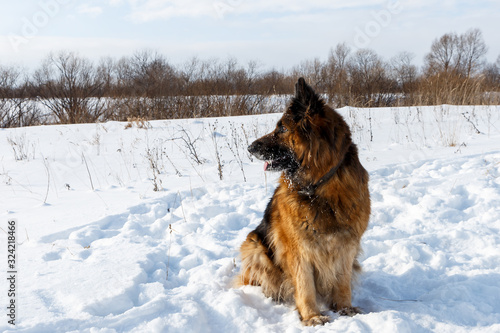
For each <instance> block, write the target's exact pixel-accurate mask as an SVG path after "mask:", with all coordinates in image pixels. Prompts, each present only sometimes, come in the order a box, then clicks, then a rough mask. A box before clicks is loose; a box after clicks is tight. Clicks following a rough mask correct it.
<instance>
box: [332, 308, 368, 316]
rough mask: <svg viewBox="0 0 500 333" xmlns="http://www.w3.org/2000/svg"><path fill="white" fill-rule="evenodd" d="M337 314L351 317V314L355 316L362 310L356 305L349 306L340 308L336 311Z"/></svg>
mask: <svg viewBox="0 0 500 333" xmlns="http://www.w3.org/2000/svg"><path fill="white" fill-rule="evenodd" d="M337 313H338V314H339V315H341V316H349V317H352V316H355V315H357V314H361V313H363V311H361V309H360V308H358V307H355V306H350V307H348V308H342V309H340V310H339V311H338V312H337Z"/></svg>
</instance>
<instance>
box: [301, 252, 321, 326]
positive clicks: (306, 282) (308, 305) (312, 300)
mask: <svg viewBox="0 0 500 333" xmlns="http://www.w3.org/2000/svg"><path fill="white" fill-rule="evenodd" d="M294 259H295V260H297V259H296V258H294ZM294 271H295V273H296V274H295V277H294V285H295V305H297V309H298V310H299V314H300V317H301V319H302V323H303V324H304V325H306V326H315V325H323V324H324V323H327V322H328V321H329V320H330V318H329V317H328V316H322V315H321V313H320V312H319V308H318V305H317V303H316V287H315V285H314V275H313V268H312V266H311V265H310V264H309V263H304V262H298V263H297V265H296V267H295V269H294Z"/></svg>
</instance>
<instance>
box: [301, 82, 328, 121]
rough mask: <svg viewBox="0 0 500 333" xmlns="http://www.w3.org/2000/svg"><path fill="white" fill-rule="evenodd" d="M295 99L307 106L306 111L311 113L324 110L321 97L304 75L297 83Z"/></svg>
mask: <svg viewBox="0 0 500 333" xmlns="http://www.w3.org/2000/svg"><path fill="white" fill-rule="evenodd" d="M295 99H296V100H297V101H298V102H299V103H300V104H301V106H303V107H304V108H305V110H303V111H304V112H305V113H309V114H310V115H312V114H314V113H316V112H319V111H321V110H322V107H323V105H322V102H321V98H320V97H319V96H318V95H317V94H316V93H315V92H314V90H313V89H312V88H311V86H310V85H308V84H307V83H306V80H304V78H303V77H301V78H299V80H298V81H297V83H296V84H295Z"/></svg>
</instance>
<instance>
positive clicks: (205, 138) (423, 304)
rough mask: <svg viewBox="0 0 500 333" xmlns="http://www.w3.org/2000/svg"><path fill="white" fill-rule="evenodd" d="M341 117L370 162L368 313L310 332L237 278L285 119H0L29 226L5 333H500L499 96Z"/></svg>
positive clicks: (363, 303)
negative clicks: (268, 153) (271, 143)
mask: <svg viewBox="0 0 500 333" xmlns="http://www.w3.org/2000/svg"><path fill="white" fill-rule="evenodd" d="M339 112H340V113H341V114H343V115H344V117H345V118H346V120H347V121H348V123H349V124H350V126H351V128H352V131H353V138H354V140H355V142H356V143H357V144H358V147H359V150H360V158H361V161H362V163H363V165H364V166H365V168H367V170H368V171H369V173H370V191H371V197H372V216H371V219H370V225H369V228H368V230H367V232H366V233H365V235H364V236H363V239H362V246H363V249H364V254H363V256H362V257H361V258H360V259H361V260H360V261H361V264H362V266H363V271H364V272H363V274H362V275H361V277H360V279H359V281H358V282H357V286H356V288H355V289H354V294H353V305H355V306H359V307H361V308H362V309H363V311H364V314H360V315H356V316H354V317H352V318H351V317H339V316H338V315H337V314H335V313H332V312H327V313H328V315H330V316H331V322H330V323H327V324H326V325H325V326H322V327H304V326H302V324H301V323H300V320H299V318H298V314H297V311H296V310H295V308H294V306H293V305H291V304H276V303H274V302H273V301H272V300H270V299H268V298H265V297H264V296H263V294H262V292H261V290H260V288H259V287H249V286H246V287H242V288H233V287H232V281H233V279H234V277H235V275H236V274H237V272H238V269H239V265H240V261H239V258H238V248H239V246H240V244H241V242H242V241H243V240H244V239H245V237H246V235H247V234H248V232H250V231H251V230H253V229H254V228H255V227H256V226H257V225H258V223H259V222H260V220H261V218H262V215H263V212H264V209H265V207H266V204H267V201H268V200H269V198H270V196H271V194H272V192H273V189H274V186H275V183H276V179H277V177H278V175H277V174H275V173H269V172H268V173H265V172H264V171H263V167H262V163H261V162H258V161H256V160H253V161H252V160H251V159H250V156H249V155H248V154H247V152H246V146H247V145H248V143H250V142H252V140H254V139H255V138H256V137H258V136H260V135H263V134H265V133H267V132H268V131H270V130H271V129H272V128H273V127H274V124H275V122H276V120H277V119H279V117H280V115H279V114H271V115H260V116H247V117H233V118H218V119H216V118H207V119H191V120H168V121H167V120H158V121H151V122H149V123H147V124H145V126H142V125H141V124H139V123H134V124H132V125H133V126H132V127H129V126H127V125H128V124H127V123H119V122H107V123H102V124H85V125H57V126H41V127H30V128H17V129H2V130H0V142H1V143H2V144H1V145H0V156H1V157H0V181H1V183H0V196H1V198H2V199H1V201H0V215H1V217H0V227H1V228H2V230H4V231H5V230H7V228H6V227H7V221H8V219H12V218H15V219H17V236H18V242H19V245H18V247H17V260H18V267H19V268H18V269H19V274H18V281H17V305H18V312H17V318H16V326H15V327H13V326H11V325H9V324H8V322H7V317H6V316H5V314H6V313H7V310H4V312H5V314H3V315H2V317H3V319H2V320H0V331H6V332H10V331H19V332H103V333H104V332H302V331H305V332H327V331H344V332H370V331H373V332H431V331H432V332H499V331H500V297H499V295H500V210H499V208H498V207H499V206H500V178H499V176H500V149H499V148H500V146H499V144H498V142H500V107H498V106H460V107H457V106H449V105H443V106H437V107H414V108H382V109H355V108H343V109H340V110H339ZM127 127H128V128H127ZM141 127H142V128H141ZM478 131H479V133H478ZM372 137H373V139H371V138H372ZM218 157H219V159H218ZM218 160H220V168H219V165H218V162H217V161H218ZM198 161H199V162H200V163H198ZM153 166H154V167H153ZM154 168H156V169H155V170H156V171H155V170H153V169H154ZM219 169H220V170H222V177H223V179H222V180H220V179H219ZM155 178H156V186H157V187H158V189H159V191H153V188H154V186H155ZM245 179H246V181H244V180H245ZM0 235H2V236H0V237H1V239H2V244H5V242H4V240H5V239H6V236H5V233H3V232H2V233H0ZM2 247H3V248H6V247H5V246H3V245H2ZM4 257H5V259H2V261H1V266H2V269H1V271H2V272H6V270H7V269H6V267H7V263H6V257H7V255H6V254H5V255H4ZM5 274H6V273H4V274H2V276H1V277H0V278H1V279H2V280H4V281H5V277H4V276H5ZM0 288H1V289H2V291H1V293H2V298H1V300H2V301H1V302H2V305H1V307H2V308H3V309H6V306H7V302H8V300H7V298H6V297H4V295H6V294H7V291H6V290H7V284H6V283H0Z"/></svg>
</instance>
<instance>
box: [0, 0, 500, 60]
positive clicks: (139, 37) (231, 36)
mask: <svg viewBox="0 0 500 333" xmlns="http://www.w3.org/2000/svg"><path fill="white" fill-rule="evenodd" d="M2 2H3V4H2V7H1V11H0V64H2V65H21V66H24V67H27V68H35V67H36V66H38V65H39V64H40V62H41V60H42V59H43V58H44V57H45V56H46V55H47V54H48V53H49V52H51V51H55V52H57V51H59V50H70V51H76V52H78V53H80V54H81V55H84V56H87V57H89V58H91V59H93V60H97V59H99V58H100V57H103V56H112V57H115V58H119V57H121V56H127V55H131V54H133V53H134V52H135V51H137V50H142V49H151V50H155V51H159V52H161V53H162V54H164V55H165V56H166V57H167V58H168V59H169V60H170V61H171V62H172V63H173V64H182V63H184V62H185V61H187V60H188V59H190V58H192V57H193V56H197V57H200V58H202V59H206V58H212V57H217V58H227V57H234V58H236V59H238V61H239V62H240V63H241V64H245V63H246V62H248V61H250V60H257V61H259V63H260V64H261V66H262V67H263V68H271V67H275V68H278V69H281V68H285V69H287V68H290V67H292V66H293V65H297V64H299V63H300V62H301V61H303V60H306V59H313V58H320V59H326V57H327V56H328V52H329V50H330V49H331V48H332V47H335V46H336V45H337V44H338V43H341V42H346V43H347V44H348V45H350V46H351V47H352V48H353V49H354V50H355V49H357V48H363V47H368V48H371V49H374V50H375V51H376V52H377V53H378V54H379V55H381V56H382V57H384V58H385V59H389V58H390V57H392V56H394V55H396V54H397V53H399V52H401V51H409V52H412V53H414V54H415V60H414V61H415V63H417V64H421V63H422V59H423V57H424V55H425V54H426V53H427V52H428V51H429V49H430V45H431V43H432V41H433V40H434V39H435V38H437V37H440V36H441V35H442V34H444V33H447V32H452V31H454V32H457V33H463V32H465V31H466V30H467V29H469V28H479V29H481V30H482V32H483V36H484V39H485V42H486V44H487V45H488V46H489V52H488V54H487V59H488V60H489V61H495V60H496V59H497V57H498V56H499V55H500V39H499V38H498V33H497V32H498V31H500V16H499V15H500V1H498V0H480V1H474V2H473V1H457V0H444V1H440V2H436V1H431V0H421V1H418V0H389V1H377V0H372V1H369V0H349V1H344V0H339V1H336V0H310V1H304V0H288V1H285V0H274V1H273V0H267V1H266V0H184V1H171V0H101V1H97V0H82V1H77V0H23V1H5V0H3V1H2Z"/></svg>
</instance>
